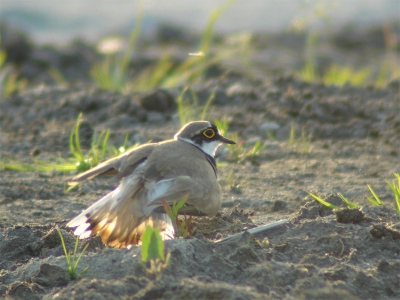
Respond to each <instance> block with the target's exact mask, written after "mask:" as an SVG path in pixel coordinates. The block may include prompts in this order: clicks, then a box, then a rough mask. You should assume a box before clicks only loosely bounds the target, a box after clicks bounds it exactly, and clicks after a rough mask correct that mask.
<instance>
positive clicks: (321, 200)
mask: <svg viewBox="0 0 400 300" xmlns="http://www.w3.org/2000/svg"><path fill="white" fill-rule="evenodd" d="M308 194H309V195H310V196H311V197H313V198H314V199H315V200H317V201H318V202H319V203H321V204H323V205H325V206H326V207H329V208H331V209H335V208H338V206H336V205H334V204H332V203H329V202H327V201H325V200H324V199H322V198H320V197H318V196H317V195H314V194H312V193H308Z"/></svg>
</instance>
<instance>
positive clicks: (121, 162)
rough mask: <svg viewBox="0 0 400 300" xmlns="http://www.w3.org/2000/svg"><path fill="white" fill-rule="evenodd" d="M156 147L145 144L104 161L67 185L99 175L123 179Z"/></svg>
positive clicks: (72, 179)
mask: <svg viewBox="0 0 400 300" xmlns="http://www.w3.org/2000/svg"><path fill="white" fill-rule="evenodd" d="M156 145H157V144H155V143H153V144H145V145H142V146H139V147H137V148H134V149H132V150H130V151H128V152H126V153H123V154H121V155H119V156H117V157H114V158H112V159H109V160H106V161H105V162H103V163H101V164H99V165H98V166H96V167H94V168H92V169H90V170H88V171H86V172H84V173H81V174H79V175H77V176H75V177H73V178H71V179H70V180H68V183H69V184H72V185H73V184H77V183H79V182H81V181H84V180H87V179H92V178H94V177H97V176H101V175H118V176H119V177H121V178H122V177H125V176H126V175H128V174H131V173H132V172H133V171H134V170H135V169H136V167H137V166H138V165H140V164H141V163H142V162H143V161H144V160H146V158H147V157H148V156H149V155H150V153H151V152H152V151H153V149H154V147H155V146H156Z"/></svg>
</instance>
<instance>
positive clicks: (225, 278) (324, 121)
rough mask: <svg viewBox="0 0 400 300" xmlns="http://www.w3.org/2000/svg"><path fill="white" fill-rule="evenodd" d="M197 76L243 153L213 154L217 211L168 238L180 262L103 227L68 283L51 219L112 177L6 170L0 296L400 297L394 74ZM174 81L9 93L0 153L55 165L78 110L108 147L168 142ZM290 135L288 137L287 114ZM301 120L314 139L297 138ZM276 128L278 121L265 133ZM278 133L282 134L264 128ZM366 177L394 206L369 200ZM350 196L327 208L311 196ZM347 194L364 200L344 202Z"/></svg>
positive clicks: (399, 123)
mask: <svg viewBox="0 0 400 300" xmlns="http://www.w3.org/2000/svg"><path fill="white" fill-rule="evenodd" d="M224 74H225V75H224V76H220V77H215V78H210V79H208V80H207V81H206V82H204V83H203V84H201V85H199V86H197V87H196V92H197V94H198V95H199V100H200V103H204V102H205V101H206V99H207V97H208V95H209V94H210V93H211V91H212V90H214V88H215V89H216V98H215V100H214V102H213V105H212V112H211V113H210V116H209V119H210V120H212V121H213V120H222V119H224V118H227V120H228V121H229V123H230V127H229V133H230V134H233V133H238V137H239V141H243V145H245V147H247V148H248V149H250V148H251V147H252V145H254V143H255V142H256V141H260V142H261V143H262V144H263V146H264V147H265V150H264V151H263V152H262V153H261V154H260V155H258V156H256V157H248V158H245V159H243V160H242V161H240V162H236V161H235V159H234V157H233V156H232V153H230V152H229V151H227V149H225V148H221V149H220V151H219V152H218V158H217V161H218V162H219V181H220V183H221V186H222V187H223V191H224V196H223V201H224V202H223V209H222V210H221V212H220V213H219V214H218V215H217V216H215V217H213V218H195V220H194V221H195V222H194V223H195V233H194V237H191V238H190V239H176V240H171V241H167V242H166V251H168V252H170V253H171V263H170V265H169V266H168V268H167V269H166V270H165V271H164V273H163V275H162V277H161V279H158V278H155V277H154V276H153V275H151V274H148V273H147V271H146V269H145V268H144V267H143V266H142V265H141V264H140V263H139V261H140V249H139V248H138V247H132V248H131V249H129V250H127V249H121V250H117V249H112V248H108V247H105V246H103V245H102V244H101V242H100V240H99V239H98V238H96V237H94V238H90V239H88V240H85V241H83V242H82V244H81V246H80V247H83V246H84V245H85V244H86V243H89V248H88V250H87V252H86V254H85V255H84V256H83V258H82V260H81V262H80V270H82V269H83V268H85V267H86V266H89V269H88V272H87V273H86V274H85V275H84V276H83V277H82V278H80V279H78V280H75V281H73V280H71V279H70V278H69V277H68V274H67V271H66V262H65V257H64V255H63V251H62V248H61V244H60V239H59V237H58V234H57V232H56V231H55V229H54V228H55V226H59V227H60V228H61V229H62V232H63V234H64V238H65V239H66V243H67V247H68V248H69V249H72V248H73V244H74V237H73V235H72V232H71V230H69V229H66V228H65V224H66V222H67V221H68V220H70V219H71V218H72V217H74V216H75V215H77V214H78V213H79V212H80V211H81V210H82V209H84V208H85V207H87V206H88V205H89V204H91V203H93V202H94V201H95V200H96V199H97V198H99V197H100V196H101V195H104V194H105V193H107V192H108V191H110V190H111V189H113V188H114V187H115V186H116V184H117V182H116V181H113V180H110V179H104V178H100V179H96V180H93V181H91V182H87V183H84V184H81V185H80V186H79V188H77V189H74V190H72V191H70V192H66V189H65V187H66V180H67V179H68V178H69V177H70V176H71V174H63V173H60V172H56V171H54V172H51V173H39V172H15V171H10V170H0V171H1V173H0V295H2V296H3V297H6V298H9V299H41V298H44V299H52V298H57V299H71V298H74V299H89V298H90V299H110V298H113V299H114V298H115V299H117V298H119V299H125V298H129V299H188V298H193V299H282V298H285V299H322V298H325V299H398V298H399V297H400V275H399V274H400V273H399V269H400V216H399V215H397V213H396V211H395V210H394V197H393V194H392V193H391V191H390V189H389V187H388V186H387V184H386V182H385V181H392V180H393V179H394V176H393V173H394V172H399V171H400V169H399V165H400V150H399V149H400V139H399V136H400V114H399V112H400V101H399V86H400V82H399V81H393V82H391V83H390V84H389V85H388V86H387V87H384V88H373V87H364V88H356V87H351V86H344V87H340V88H339V87H333V86H324V85H322V84H320V83H313V84H310V83H305V82H302V81H299V80H297V79H294V78H293V77H292V76H273V77H268V78H267V79H259V78H258V79H254V78H249V77H247V76H246V75H244V74H240V73H237V72H233V73H229V72H228V73H224ZM179 91H180V89H179V88H176V89H163V90H155V91H152V92H150V93H132V94H124V95H123V94H120V93H117V92H108V91H103V90H100V89H96V88H94V87H92V86H89V85H86V84H81V85H74V86H69V87H61V86H52V87H49V86H41V87H37V88H33V89H28V90H27V91H25V92H22V93H19V94H16V95H12V96H10V97H8V98H3V99H1V101H0V125H1V127H0V128H1V129H0V159H1V161H3V162H6V163H7V162H10V161H11V160H12V159H17V160H20V161H23V162H27V163H29V162H32V160H33V159H41V160H45V161H49V162H51V161H55V160H56V159H57V158H59V157H64V158H66V157H70V156H71V154H70V151H69V147H68V137H69V134H70V130H71V128H72V126H73V124H74V123H75V120H76V117H77V115H78V114H79V113H80V112H83V114H84V118H85V126H84V127H85V129H86V132H87V134H86V136H84V135H82V139H83V140H82V143H83V144H84V145H85V144H86V145H89V144H90V141H91V138H92V134H91V133H93V131H96V132H98V131H101V130H104V129H106V128H110V129H111V138H110V143H111V144H113V145H115V146H119V145H122V143H123V140H124V137H125V134H129V143H130V144H134V143H135V142H140V143H144V142H147V141H148V140H155V141H159V140H163V139H168V138H171V137H172V136H173V134H174V133H175V132H176V131H177V130H178V129H179V127H180V124H179V121H178V117H177V111H176V105H175V102H174V98H175V97H176V95H177V94H178V93H179ZM292 122H293V124H294V125H293V126H294V127H295V128H296V133H297V138H296V140H295V141H294V142H293V143H291V142H290V141H289V132H290V128H291V124H292ZM302 128H304V132H305V133H306V136H307V137H308V136H310V137H311V138H310V142H309V143H308V144H306V145H304V143H303V141H304V140H303V141H302V139H301V137H300V136H301V130H302ZM268 132H269V133H268ZM271 136H273V137H274V139H271ZM367 184H370V185H371V186H372V187H373V188H374V190H375V191H376V192H377V194H378V195H379V196H380V197H381V199H382V200H383V201H384V203H385V205H384V206H380V207H374V206H372V205H371V204H370V203H369V202H368V201H367V200H366V196H370V195H369V191H368V188H367V186H366V185H367ZM310 191H314V192H316V193H319V194H320V195H322V196H325V197H329V198H328V201H330V202H332V203H336V204H339V205H341V208H339V209H338V210H335V211H331V210H329V209H327V208H325V207H323V206H322V205H320V204H319V203H317V202H316V201H313V200H312V199H311V198H310V196H308V192H310ZM338 192H340V193H343V194H344V195H345V196H346V197H347V198H349V199H350V200H351V201H353V202H356V203H358V204H360V205H361V208H360V209H349V208H346V207H344V205H343V204H341V200H340V199H339V198H338V196H337V195H336V193H338ZM278 220H288V222H287V224H286V225H283V226H280V227H277V228H275V229H272V230H269V231H266V232H264V233H260V234H258V235H256V236H252V235H249V234H246V233H244V235H243V236H241V237H239V238H238V239H235V240H233V241H229V242H225V243H222V242H219V241H220V240H221V238H223V237H225V236H228V235H231V234H234V233H238V232H245V231H246V230H247V229H250V228H253V227H256V226H258V225H262V224H266V223H270V222H275V221H278Z"/></svg>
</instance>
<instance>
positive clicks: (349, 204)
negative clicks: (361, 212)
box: [338, 193, 359, 208]
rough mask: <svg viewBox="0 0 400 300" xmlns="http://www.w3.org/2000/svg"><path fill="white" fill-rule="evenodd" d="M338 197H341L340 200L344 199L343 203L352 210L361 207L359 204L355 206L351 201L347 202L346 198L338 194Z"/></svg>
mask: <svg viewBox="0 0 400 300" xmlns="http://www.w3.org/2000/svg"><path fill="white" fill-rule="evenodd" d="M338 196H339V197H340V199H342V201H343V202H344V203H345V204H346V205H347V206H348V207H350V208H358V207H359V205H357V204H355V203H353V202H350V201H349V200H347V199H346V197H345V196H343V195H342V194H340V193H338Z"/></svg>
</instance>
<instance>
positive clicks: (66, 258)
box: [56, 228, 71, 268]
mask: <svg viewBox="0 0 400 300" xmlns="http://www.w3.org/2000/svg"><path fill="white" fill-rule="evenodd" d="M56 230H57V232H58V235H59V236H60V240H61V246H62V248H63V251H64V254H65V260H66V261H67V265H68V268H69V266H70V265H71V260H70V257H69V252H68V250H67V247H66V246H65V241H64V237H63V235H62V233H61V230H60V229H59V228H56Z"/></svg>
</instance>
